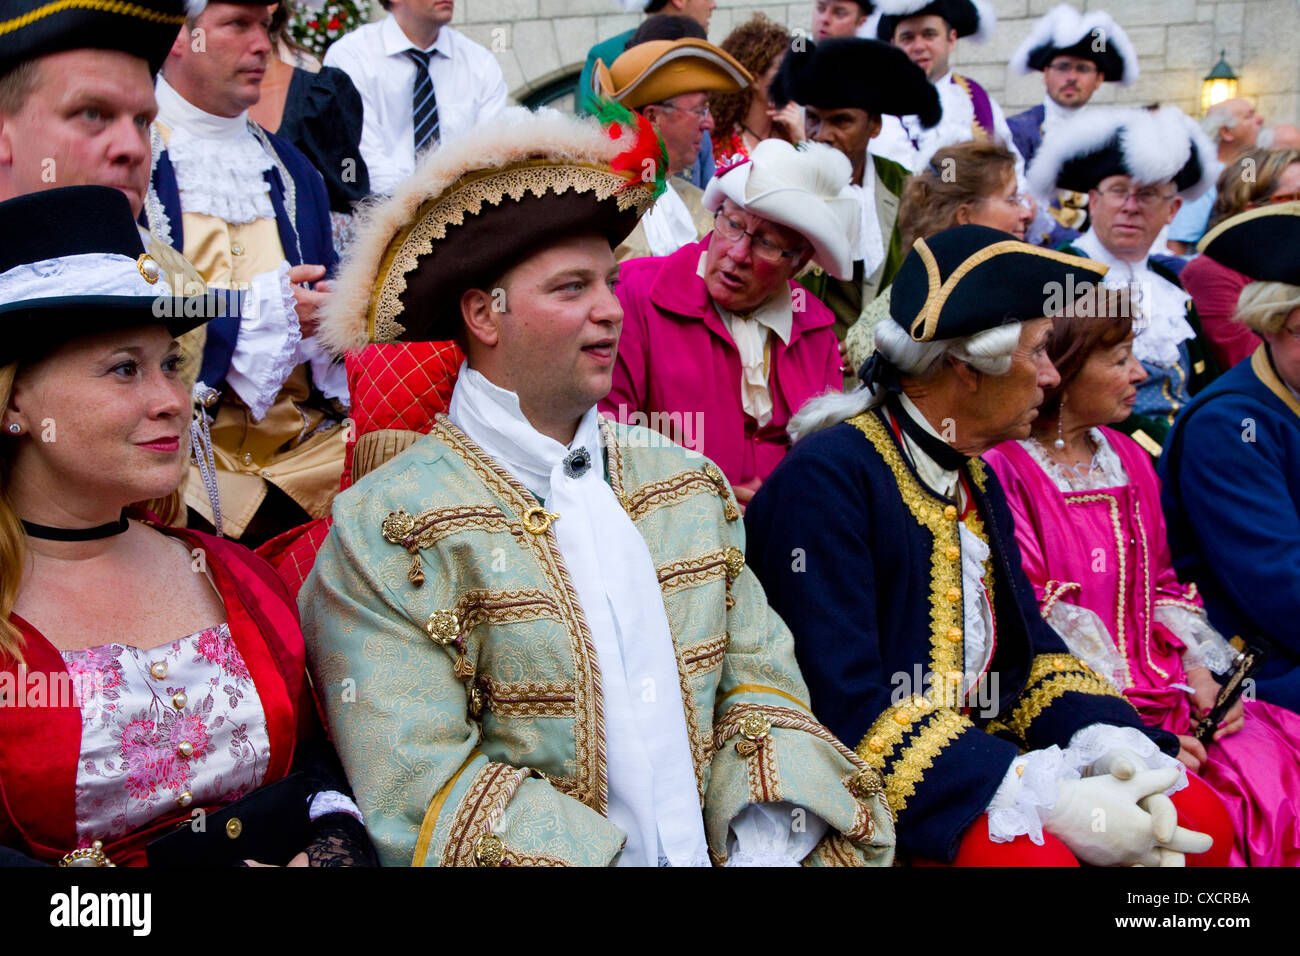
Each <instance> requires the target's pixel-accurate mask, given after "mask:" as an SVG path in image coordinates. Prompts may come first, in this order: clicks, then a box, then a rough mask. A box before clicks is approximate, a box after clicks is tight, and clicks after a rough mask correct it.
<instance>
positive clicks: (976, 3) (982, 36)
mask: <svg viewBox="0 0 1300 956" xmlns="http://www.w3.org/2000/svg"><path fill="white" fill-rule="evenodd" d="M933 2H934V0H876V14H875V15H880V16H886V17H908V16H911V15H912V14H915V13H916V12H917V11H918V10H924V9H925V8H926V7H928V6H929V5H930V4H931V3H933ZM970 3H971V6H973V7H974V8H975V12H976V14H977V15H978V16H979V21H980V25H979V29H977V30H976V31H975V32H974V33H972V34H971V35H970V36H968V37H963V38H962V39H965V40H970V41H972V42H974V43H983V42H984V41H985V40H987V39H989V37H991V36H993V30H994V28H995V27H996V26H997V25H998V14H997V11H996V10H994V9H993V5H992V4H991V3H988V2H987V0H970ZM872 36H875V34H874V33H872Z"/></svg>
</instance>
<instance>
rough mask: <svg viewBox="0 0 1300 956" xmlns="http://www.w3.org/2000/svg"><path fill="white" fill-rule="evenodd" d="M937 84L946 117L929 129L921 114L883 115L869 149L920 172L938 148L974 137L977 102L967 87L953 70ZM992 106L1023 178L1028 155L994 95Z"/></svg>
mask: <svg viewBox="0 0 1300 956" xmlns="http://www.w3.org/2000/svg"><path fill="white" fill-rule="evenodd" d="M934 87H935V89H936V90H938V91H939V104H940V106H942V107H943V118H942V119H940V120H939V123H938V124H937V125H936V126H933V127H931V128H930V129H926V128H925V127H924V126H922V125H921V119H920V117H918V116H903V117H898V116H889V115H885V116H882V117H881V118H880V124H881V125H880V135H879V136H877V137H876V138H875V139H873V140H872V141H871V143H870V144H869V145H868V147H867V149H869V150H870V151H871V152H873V153H875V154H876V155H877V156H883V157H885V158H886V159H892V160H893V161H894V162H896V163H901V164H902V165H904V166H906V167H907V168H908V169H910V170H911V171H912V172H914V173H919V172H920V171H921V170H923V169H925V165H926V163H928V162H929V161H930V157H931V156H933V155H934V153H935V151H936V150H938V149H942V148H943V147H944V146H952V145H953V144H954V143H965V142H967V141H969V140H971V139H974V132H973V131H972V124H973V123H974V122H975V106H974V104H973V103H972V102H971V98H970V96H969V95H968V94H967V93H966V91H965V90H964V89H962V87H961V85H960V84H958V83H957V81H956V80H954V79H953V76H952V71H951V70H949V71H948V72H947V73H945V74H944V75H943V76H942V77H940V78H939V79H938V80H936V81H935V84H934ZM989 107H990V109H991V110H992V113H993V132H994V134H995V137H996V138H997V139H999V140H1001V142H1002V145H1003V146H1005V147H1006V148H1007V149H1009V150H1011V154H1012V155H1013V156H1014V157H1015V158H1016V179H1017V181H1020V182H1023V181H1024V178H1025V164H1024V159H1023V158H1022V157H1021V155H1020V151H1019V150H1018V149H1016V147H1015V143H1014V141H1013V140H1012V138H1011V128H1010V127H1009V126H1007V117H1006V114H1005V113H1003V112H1002V107H1001V106H999V105H998V103H997V100H995V99H993V97H991V96H990V97H989Z"/></svg>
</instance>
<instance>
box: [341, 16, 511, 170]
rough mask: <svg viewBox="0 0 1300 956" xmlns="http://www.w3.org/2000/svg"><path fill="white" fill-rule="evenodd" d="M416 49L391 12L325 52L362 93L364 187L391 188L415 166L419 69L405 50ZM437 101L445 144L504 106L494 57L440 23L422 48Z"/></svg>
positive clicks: (503, 83)
mask: <svg viewBox="0 0 1300 956" xmlns="http://www.w3.org/2000/svg"><path fill="white" fill-rule="evenodd" d="M411 49H416V47H415V44H413V43H412V42H411V41H410V39H408V38H407V36H406V34H405V33H403V32H402V28H401V27H400V26H398V24H397V20H396V19H394V18H393V17H391V16H390V17H386V18H385V19H384V20H382V21H381V22H379V23H367V24H365V25H364V26H361V27H358V28H357V29H356V30H353V31H352V32H351V33H349V34H347V35H346V36H344V37H343V38H341V39H340V40H339V41H338V42H337V43H335V44H334V45H333V46H331V47H330V48H329V50H328V51H326V53H325V65H326V66H336V67H338V68H339V69H340V70H342V71H343V72H344V73H346V74H347V75H348V76H349V78H351V80H352V83H353V85H354V86H355V87H356V88H357V92H358V93H360V94H361V103H362V105H363V107H364V109H365V115H364V116H363V117H362V124H361V158H362V159H364V160H365V161H366V168H367V169H368V170H369V172H370V188H371V189H373V190H374V191H375V192H376V193H390V192H392V191H393V189H394V188H395V187H396V186H397V184H398V183H400V182H401V181H402V180H403V179H405V178H406V177H407V176H409V175H410V174H411V171H412V170H414V169H415V141H414V136H415V130H414V121H413V118H412V115H411V114H412V107H413V104H412V102H411V94H412V90H413V88H414V85H415V70H416V69H417V67H416V66H415V64H414V63H412V62H411V60H410V58H409V57H407V56H406V55H405V54H404V53H403V51H404V50H411ZM430 50H431V51H433V53H434V56H432V57H431V58H430V59H429V76H430V77H431V78H432V79H433V92H434V96H435V97H437V101H438V138H439V140H440V141H441V142H444V143H447V142H450V141H451V140H454V139H455V138H456V137H458V136H462V135H464V134H465V133H467V132H468V131H469V130H471V129H472V128H473V127H474V126H475V125H476V124H478V123H480V122H482V121H483V120H486V119H490V118H491V117H493V116H495V115H496V114H497V113H499V112H501V110H503V109H504V108H505V105H506V81H505V77H504V76H503V75H502V73H501V67H500V66H499V65H498V64H497V59H496V57H495V56H494V55H493V54H492V53H490V52H489V51H488V50H487V49H486V48H485V47H482V46H479V45H478V44H477V43H475V42H474V41H473V40H471V39H469V38H468V37H467V36H465V35H464V34H463V33H460V32H458V31H456V30H453V29H452V28H451V27H446V26H445V27H442V28H441V29H440V30H439V31H438V39H437V41H436V42H435V43H434V44H433V46H432V47H429V48H428V50H426V51H424V52H429V51H430Z"/></svg>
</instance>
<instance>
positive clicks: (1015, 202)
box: [983, 193, 1032, 209]
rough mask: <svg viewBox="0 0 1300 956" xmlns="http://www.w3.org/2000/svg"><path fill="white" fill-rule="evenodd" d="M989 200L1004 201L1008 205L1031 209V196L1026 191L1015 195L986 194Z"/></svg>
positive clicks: (985, 197)
mask: <svg viewBox="0 0 1300 956" xmlns="http://www.w3.org/2000/svg"><path fill="white" fill-rule="evenodd" d="M983 198H984V199H986V200H988V201H989V202H1004V203H1006V204H1007V205H1008V206H1015V207H1016V208H1018V209H1031V208H1032V206H1031V204H1030V200H1029V197H1028V196H1026V195H1025V194H1024V193H1016V194H1015V195H1014V196H984V197H983Z"/></svg>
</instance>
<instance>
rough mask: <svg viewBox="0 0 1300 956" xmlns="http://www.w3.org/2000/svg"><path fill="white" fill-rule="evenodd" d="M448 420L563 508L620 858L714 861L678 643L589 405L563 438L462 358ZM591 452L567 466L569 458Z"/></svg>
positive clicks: (564, 548) (559, 529)
mask: <svg viewBox="0 0 1300 956" xmlns="http://www.w3.org/2000/svg"><path fill="white" fill-rule="evenodd" d="M449 412H450V416H451V420H452V421H453V422H454V423H455V424H456V425H457V427H459V428H460V429H461V430H462V431H464V432H465V434H467V435H468V436H469V437H470V438H471V439H473V440H474V441H475V442H476V443H477V444H478V445H479V446H480V447H481V448H482V449H483V450H484V451H485V452H487V453H488V454H489V455H491V456H492V457H493V458H495V459H496V460H497V461H498V462H500V463H501V464H502V465H503V466H504V467H505V468H506V469H507V470H508V471H510V472H511V473H512V474H514V475H515V476H516V477H518V478H519V479H520V480H521V481H522V482H523V483H524V485H525V486H527V487H528V489H529V490H531V491H532V492H533V493H534V494H536V495H537V496H538V497H539V498H540V499H541V500H542V501H543V502H544V504H545V506H546V508H547V510H549V511H552V512H556V513H558V514H559V518H558V519H557V520H556V521H555V524H554V525H553V526H552V527H553V528H554V530H555V535H556V538H557V540H558V542H559V546H560V554H561V556H562V557H563V559H564V565H565V567H566V568H567V569H568V571H569V574H570V575H571V576H572V578H573V583H574V586H575V588H576V589H577V591H578V599H579V602H580V603H581V606H582V611H583V615H584V617H585V618H586V621H587V626H588V628H589V629H590V630H591V637H592V642H593V643H594V644H595V647H596V658H597V666H598V667H599V671H600V676H601V683H602V687H603V689H604V716H605V755H606V766H607V769H608V776H609V814H608V815H609V819H610V821H611V822H613V823H614V824H616V825H617V826H618V827H619V828H620V829H622V830H623V831H624V832H626V833H627V845H626V846H625V847H624V849H623V853H622V855H621V856H620V857H619V864H620V865H622V866H654V865H655V864H656V863H658V862H660V860H661V859H666V860H667V861H668V862H669V863H671V864H672V865H673V866H692V865H699V866H707V865H709V858H708V845H707V842H706V840H705V836H704V821H703V817H702V815H701V813H700V798H699V791H698V790H697V788H696V783H695V769H694V764H693V763H692V760H691V752H690V747H689V742H688V736H687V729H686V718H685V708H684V706H683V703H682V694H681V686H680V683H679V678H678V671H677V660H676V653H675V649H674V645H673V638H672V632H671V631H670V630H669V627H668V617H667V614H666V613H665V611H664V604H663V596H662V594H661V592H660V590H659V582H658V577H657V576H656V574H655V568H654V562H653V560H652V559H651V556H650V549H649V548H648V547H647V546H646V543H645V539H644V538H642V537H641V534H640V532H639V531H637V529H636V526H635V525H634V524H633V523H632V519H631V518H629V517H628V515H627V512H625V511H624V510H623V507H622V506H621V505H620V504H619V502H618V499H617V498H616V497H615V495H614V492H613V490H612V489H611V488H610V486H609V484H608V483H607V482H606V481H605V476H604V466H603V461H604V456H603V451H602V449H603V445H602V442H601V437H600V428H599V417H598V416H597V413H596V409H595V408H594V407H593V408H591V409H589V410H588V411H587V413H586V414H585V415H584V416H583V417H582V420H581V421H580V422H579V424H578V430H577V433H576V434H575V435H574V438H573V441H572V442H570V443H569V445H568V446H567V447H566V446H564V445H561V444H560V443H559V442H557V441H555V440H554V439H552V438H548V437H547V436H545V435H543V434H541V433H540V432H538V431H537V430H536V429H534V428H533V426H532V425H531V424H530V423H529V422H528V420H527V419H526V418H525V417H524V415H523V412H522V411H520V408H519V398H518V396H517V395H515V393H514V392H509V391H506V390H505V389H502V388H499V387H497V386H496V385H493V384H492V383H491V382H489V381H488V380H487V379H486V378H485V377H484V376H483V375H481V374H480V373H479V372H476V371H475V370H473V369H471V368H469V366H468V364H462V365H461V368H460V375H459V377H458V378H457V380H456V388H455V390H454V391H453V392H452V397H451V406H450V409H449ZM579 448H585V449H586V450H587V454H588V460H589V461H590V463H591V464H590V467H588V468H587V469H586V470H585V471H584V472H583V473H581V474H578V475H576V476H574V475H570V474H569V473H568V472H567V471H566V468H565V460H566V458H567V457H568V456H569V455H570V452H572V451H575V450H577V449H579Z"/></svg>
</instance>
